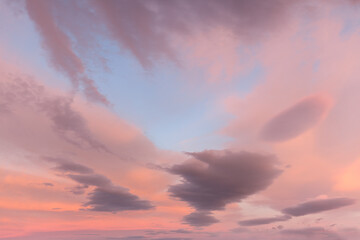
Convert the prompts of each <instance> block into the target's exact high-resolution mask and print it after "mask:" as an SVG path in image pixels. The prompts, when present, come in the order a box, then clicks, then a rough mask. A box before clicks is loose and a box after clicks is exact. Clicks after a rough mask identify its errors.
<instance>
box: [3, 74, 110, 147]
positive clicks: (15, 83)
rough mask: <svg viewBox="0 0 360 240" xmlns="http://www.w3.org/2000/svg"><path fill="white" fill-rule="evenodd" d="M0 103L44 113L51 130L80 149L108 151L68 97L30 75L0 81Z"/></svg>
mask: <svg viewBox="0 0 360 240" xmlns="http://www.w3.org/2000/svg"><path fill="white" fill-rule="evenodd" d="M0 87H1V89H2V91H1V92H0V96H1V98H2V102H3V104H4V105H5V106H7V108H8V109H9V111H8V112H7V113H4V114H5V115H11V113H12V112H16V111H23V112H25V111H24V110H22V109H20V108H22V107H24V106H26V107H28V108H29V109H33V110H34V111H35V112H37V113H38V114H39V113H40V114H44V115H45V116H46V117H47V118H48V119H49V120H50V121H51V122H52V127H53V130H54V132H55V133H56V134H57V135H58V136H59V137H61V138H62V139H64V140H65V141H66V142H68V143H70V144H72V145H75V146H77V147H80V148H85V149H86V148H93V149H98V150H100V151H105V152H109V150H108V149H107V148H106V147H105V145H104V144H102V143H101V142H99V141H98V140H97V139H96V138H95V137H94V136H93V134H92V133H91V131H90V129H89V128H88V126H87V122H86V120H85V119H84V118H83V116H82V115H81V114H80V113H79V112H78V111H76V110H74V108H73V106H72V103H73V100H72V99H71V98H70V97H68V96H61V95H55V94H52V93H51V91H49V90H47V89H46V88H45V87H44V86H43V85H41V84H39V83H38V82H36V81H35V80H34V79H32V78H31V77H26V76H21V75H8V76H6V77H4V78H3V79H2V80H1V81H0Z"/></svg>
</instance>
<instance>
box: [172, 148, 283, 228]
mask: <svg viewBox="0 0 360 240" xmlns="http://www.w3.org/2000/svg"><path fill="white" fill-rule="evenodd" d="M188 154H189V155H190V156H192V157H193V158H192V159H191V160H190V161H188V162H185V163H183V164H179V165H174V166H173V167H171V168H170V169H168V171H169V172H170V173H172V174H176V175H179V176H181V177H182V178H183V182H182V183H180V184H177V185H172V186H170V187H169V190H168V191H169V192H170V195H171V196H172V197H175V198H178V199H180V200H182V201H185V202H187V203H188V204H189V205H190V206H191V207H193V208H195V209H196V210H197V211H198V212H195V213H192V214H190V215H188V216H186V217H185V222H187V223H191V224H193V223H194V222H196V220H194V221H192V220H191V221H190V220H189V219H193V218H195V217H201V216H203V217H204V220H205V221H206V220H210V219H211V218H209V216H208V215H205V216H206V217H205V216H204V214H202V212H209V211H213V210H223V209H224V208H225V206H226V205H227V204H229V203H232V202H238V201H241V200H242V199H244V198H246V197H248V196H250V195H252V194H255V193H257V192H259V191H261V190H264V189H266V188H267V187H268V186H269V185H270V184H271V183H272V181H273V180H274V178H275V177H277V176H278V175H279V174H280V173H281V170H280V169H278V168H277V166H276V160H275V158H274V156H270V155H261V154H257V153H250V152H232V151H229V150H224V151H203V152H197V153H188ZM200 213H201V214H200ZM195 219H197V218H195ZM200 219H202V218H200ZM212 220H214V219H212ZM211 222H212V221H209V223H211ZM195 224H196V223H195Z"/></svg>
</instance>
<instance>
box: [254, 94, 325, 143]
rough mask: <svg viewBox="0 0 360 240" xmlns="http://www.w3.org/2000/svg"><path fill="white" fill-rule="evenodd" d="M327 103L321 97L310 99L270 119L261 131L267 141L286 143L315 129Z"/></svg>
mask: <svg viewBox="0 0 360 240" xmlns="http://www.w3.org/2000/svg"><path fill="white" fill-rule="evenodd" d="M327 106H328V103H327V101H326V100H325V99H324V98H322V97H319V96H312V97H308V98H306V99H304V100H301V101H300V102H298V103H296V104H295V105H293V106H291V107H289V108H288V109H286V110H284V111H282V112H281V113H279V114H277V115H276V116H275V117H273V118H272V119H270V120H269V121H268V122H267V123H266V124H265V126H264V127H263V129H262V130H261V133H260V135H261V137H262V138H263V139H264V140H266V141H275V142H277V141H285V140H288V139H291V138H294V137H297V136H299V135H300V134H302V133H303V132H305V131H306V130H308V129H310V128H311V127H313V126H314V125H315V124H316V123H317V122H318V121H319V120H320V118H321V116H322V115H323V114H324V112H325V110H326V108H327Z"/></svg>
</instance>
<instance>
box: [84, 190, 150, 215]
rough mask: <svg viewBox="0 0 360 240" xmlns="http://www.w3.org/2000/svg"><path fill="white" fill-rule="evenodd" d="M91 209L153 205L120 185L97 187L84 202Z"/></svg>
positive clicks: (110, 210)
mask: <svg viewBox="0 0 360 240" xmlns="http://www.w3.org/2000/svg"><path fill="white" fill-rule="evenodd" d="M84 206H85V207H90V208H89V210H91V211H102V212H118V211H128V210H149V209H152V208H154V206H153V205H152V204H151V203H150V202H149V201H146V200H141V199H140V198H139V197H137V196H135V195H133V194H131V193H129V192H128V191H127V190H126V189H124V188H121V187H115V186H114V187H98V188H95V190H94V191H93V192H91V193H90V194H89V201H88V202H86V203H85V204H84Z"/></svg>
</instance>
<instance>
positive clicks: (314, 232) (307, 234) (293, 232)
mask: <svg viewBox="0 0 360 240" xmlns="http://www.w3.org/2000/svg"><path fill="white" fill-rule="evenodd" d="M281 234H283V235H289V236H300V237H302V238H301V239H304V240H305V239H316V240H342V239H343V238H341V237H340V236H339V235H338V234H337V233H335V232H332V231H329V230H326V229H324V228H321V227H310V228H300V229H286V230H283V231H281Z"/></svg>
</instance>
